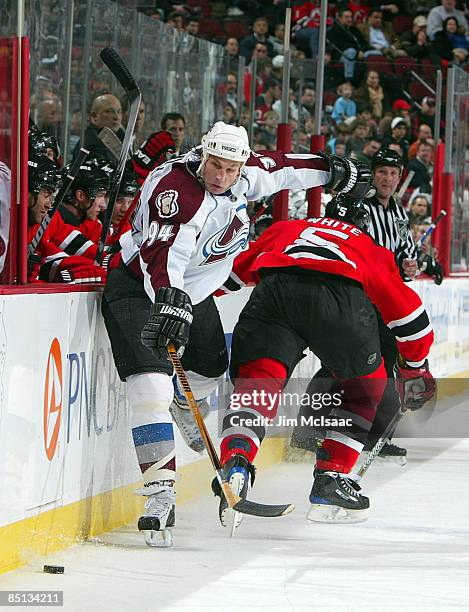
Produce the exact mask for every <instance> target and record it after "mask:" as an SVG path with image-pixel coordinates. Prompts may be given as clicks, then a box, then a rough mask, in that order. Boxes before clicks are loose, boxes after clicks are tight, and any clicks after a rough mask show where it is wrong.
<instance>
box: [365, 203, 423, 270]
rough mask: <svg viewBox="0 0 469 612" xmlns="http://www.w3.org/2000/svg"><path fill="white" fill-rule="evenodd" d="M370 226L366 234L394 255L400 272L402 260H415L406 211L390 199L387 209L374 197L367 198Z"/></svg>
mask: <svg viewBox="0 0 469 612" xmlns="http://www.w3.org/2000/svg"><path fill="white" fill-rule="evenodd" d="M366 202H367V203H368V209H369V211H370V226H369V228H368V233H369V234H370V236H371V237H372V238H373V239H374V240H375V242H377V244H379V245H380V246H384V247H386V248H387V249H389V250H390V251H391V252H392V253H394V255H395V258H396V263H397V265H398V266H399V269H401V270H402V261H403V260H404V259H407V258H408V259H417V247H416V245H415V242H414V239H413V238H412V234H411V232H410V227H409V217H408V216H407V213H406V211H405V210H404V209H403V208H402V206H400V205H399V204H397V203H396V200H395V199H394V198H390V200H389V204H388V206H387V208H384V206H382V205H381V204H380V203H379V200H378V198H377V197H376V196H373V197H372V198H368V199H367V200H366Z"/></svg>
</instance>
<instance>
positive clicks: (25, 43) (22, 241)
mask: <svg viewBox="0 0 469 612" xmlns="http://www.w3.org/2000/svg"><path fill="white" fill-rule="evenodd" d="M20 87H21V109H20V111H19V112H20V114H19V120H20V137H19V142H20V167H21V172H20V185H19V188H20V200H19V204H20V206H19V215H18V280H19V283H20V284H21V285H24V284H26V283H27V282H28V271H27V254H28V248H27V246H28V128H29V38H27V37H25V36H23V37H22V38H21V80H20Z"/></svg>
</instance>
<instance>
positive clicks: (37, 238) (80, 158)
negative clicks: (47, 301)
mask: <svg viewBox="0 0 469 612" xmlns="http://www.w3.org/2000/svg"><path fill="white" fill-rule="evenodd" d="M88 153H89V151H88V150H87V149H84V148H81V149H80V151H79V153H78V155H77V157H76V159H75V161H74V162H73V164H72V165H71V166H70V170H69V171H68V173H67V176H66V177H65V178H64V180H63V181H62V185H61V187H60V189H59V191H58V192H57V195H56V196H55V198H54V203H53V204H52V206H51V207H50V208H49V210H48V211H47V213H46V214H45V215H44V218H43V220H42V221H41V224H40V225H39V227H38V228H37V232H36V234H35V235H34V237H33V239H32V240H31V242H30V243H29V244H28V257H31V255H33V254H34V251H35V250H36V249H37V245H38V244H39V243H40V242H41V239H42V237H43V236H44V233H45V231H46V229H47V228H48V227H49V225H50V222H51V221H52V218H53V216H54V215H55V213H56V212H57V211H58V210H59V208H60V206H61V205H62V202H63V200H64V198H65V195H66V194H67V191H68V190H69V189H70V187H71V186H72V183H73V181H74V179H75V177H76V175H77V174H78V172H79V170H80V166H81V165H82V164H83V162H84V161H85V159H86V158H87V156H88Z"/></svg>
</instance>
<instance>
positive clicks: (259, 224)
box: [254, 213, 274, 237]
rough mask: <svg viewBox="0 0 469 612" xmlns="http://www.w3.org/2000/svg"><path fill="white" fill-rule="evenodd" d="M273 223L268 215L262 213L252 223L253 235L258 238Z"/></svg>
mask: <svg viewBox="0 0 469 612" xmlns="http://www.w3.org/2000/svg"><path fill="white" fill-rule="evenodd" d="M273 222H274V218H273V216H272V215H271V214H269V213H264V214H263V215H261V216H260V217H259V218H258V219H256V221H255V222H254V234H255V236H257V237H259V236H260V235H261V234H262V233H263V232H265V230H266V229H268V228H269V227H270V226H271V225H272V223H273Z"/></svg>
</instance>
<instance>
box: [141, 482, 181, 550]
mask: <svg viewBox="0 0 469 612" xmlns="http://www.w3.org/2000/svg"><path fill="white" fill-rule="evenodd" d="M173 486H174V480H157V481H156V482H152V483H151V484H149V485H145V486H144V487H143V488H142V489H138V491H136V493H137V495H145V496H146V497H147V500H146V501H145V508H144V511H143V515H142V516H141V517H140V518H139V519H138V529H139V531H143V535H144V537H145V542H146V543H147V544H148V546H158V547H160V548H168V547H170V546H172V545H173V536H172V533H171V529H170V527H174V523H175V502H176V493H175V492H174V489H173Z"/></svg>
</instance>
